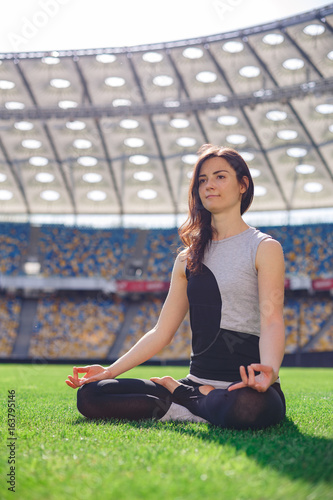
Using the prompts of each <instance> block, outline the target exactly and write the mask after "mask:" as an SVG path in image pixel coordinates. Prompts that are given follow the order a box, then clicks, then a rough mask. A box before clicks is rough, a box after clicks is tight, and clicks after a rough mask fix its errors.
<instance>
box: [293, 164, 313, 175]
mask: <svg viewBox="0 0 333 500" xmlns="http://www.w3.org/2000/svg"><path fill="white" fill-rule="evenodd" d="M295 170H296V172H297V173H298V174H302V175H308V174H313V172H315V170H316V167H314V166H313V165H306V164H304V163H303V164H301V165H296V167H295Z"/></svg>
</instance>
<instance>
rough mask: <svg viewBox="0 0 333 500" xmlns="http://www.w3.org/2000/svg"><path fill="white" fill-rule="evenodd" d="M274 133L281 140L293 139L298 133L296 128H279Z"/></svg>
mask: <svg viewBox="0 0 333 500" xmlns="http://www.w3.org/2000/svg"><path fill="white" fill-rule="evenodd" d="M276 135H277V136H278V138H279V139H282V140H283V141H292V140H293V139H296V137H297V136H298V133H297V131H296V130H279V131H278V132H277V133H276Z"/></svg>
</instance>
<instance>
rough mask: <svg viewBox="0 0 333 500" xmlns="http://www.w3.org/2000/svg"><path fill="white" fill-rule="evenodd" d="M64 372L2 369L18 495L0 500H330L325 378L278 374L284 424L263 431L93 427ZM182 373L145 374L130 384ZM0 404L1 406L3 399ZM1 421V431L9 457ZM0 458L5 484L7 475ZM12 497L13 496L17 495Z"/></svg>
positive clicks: (314, 372)
mask: <svg viewBox="0 0 333 500" xmlns="http://www.w3.org/2000/svg"><path fill="white" fill-rule="evenodd" d="M70 372H71V367H69V366H66V365H48V364H42V365H2V366H1V367H0V376H1V381H2V388H3V391H2V394H3V396H4V398H7V391H8V390H11V389H15V391H16V413H17V418H16V435H17V446H16V479H15V480H16V487H15V494H14V493H13V492H11V491H8V490H7V487H6V488H3V487H2V491H1V495H2V496H1V498H4V499H7V498H16V499H20V500H21V499H22V500H39V499H48V500H58V499H61V500H67V498H68V499H71V500H75V499H80V500H81V499H82V500H85V499H93V500H99V499H103V500H105V499H109V498H110V499H116V500H135V499H141V498H142V499H143V498H144V499H147V500H153V499H154V500H156V499H162V498H163V499H167V500H169V499H170V500H185V499H191V500H196V499H198V500H199V499H202V498H206V499H211V498H212V499H213V498H214V499H215V498H222V497H223V498H225V499H228V500H229V499H231V500H232V499H240V500H241V499H244V500H245V499H246V500H251V499H254V500H259V499H260V500H265V499H267V500H268V499H270V500H272V499H273V500H279V499H281V500H286V499H289V498H290V499H293V500H298V499H299V500H303V499H307V500H315V499H318V500H326V499H327V500H328V499H331V498H332V497H333V483H332V477H333V465H332V464H333V454H332V443H333V419H332V384H331V380H332V374H333V370H330V369H313V368H311V369H298V368H297V369H296V368H284V369H282V370H281V379H282V386H283V389H284V391H285V395H286V399H287V418H286V420H285V421H284V422H283V423H282V424H280V425H278V426H276V427H273V428H269V429H266V430H263V431H233V430H224V429H220V428H217V427H213V426H210V425H208V424H197V423H188V422H185V423H184V422H183V423H181V422H167V423H161V422H158V421H145V422H120V421H105V420H98V421H89V420H87V419H85V418H84V417H82V416H81V415H80V414H79V413H78V412H77V409H76V392H75V391H74V390H72V389H70V388H69V387H67V386H66V384H65V383H64V380H65V378H66V376H67V375H68V374H69V373H70ZM165 374H170V375H172V376H174V377H175V378H181V377H183V376H185V375H186V374H187V368H183V367H152V366H143V367H138V368H136V369H135V370H132V371H131V372H130V373H127V374H126V375H124V376H126V377H128V376H131V377H140V378H149V377H150V376H153V375H158V376H161V375H165ZM5 404H7V400H6V399H5ZM7 437H8V429H7V421H6V419H3V421H2V424H1V443H2V449H3V450H6V443H7ZM7 458H8V456H7V454H6V452H5V453H2V454H1V462H0V464H1V479H2V484H4V482H5V480H6V474H7V473H8V472H9V464H8V463H7ZM13 495H14V496H13Z"/></svg>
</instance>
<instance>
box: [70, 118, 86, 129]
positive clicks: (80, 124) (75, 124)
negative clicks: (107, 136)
mask: <svg viewBox="0 0 333 500" xmlns="http://www.w3.org/2000/svg"><path fill="white" fill-rule="evenodd" d="M66 128H68V129H69V130H84V129H85V128H86V124H85V123H84V122H81V121H79V120H75V121H69V122H67V123H66Z"/></svg>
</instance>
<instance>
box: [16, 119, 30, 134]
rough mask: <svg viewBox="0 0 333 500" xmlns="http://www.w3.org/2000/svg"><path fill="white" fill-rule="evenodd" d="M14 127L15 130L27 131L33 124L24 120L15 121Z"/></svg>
mask: <svg viewBox="0 0 333 500" xmlns="http://www.w3.org/2000/svg"><path fill="white" fill-rule="evenodd" d="M14 128H16V130H21V131H24V132H27V131H28V130H32V129H33V128H34V124H33V123H31V122H26V121H21V122H15V123H14Z"/></svg>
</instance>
